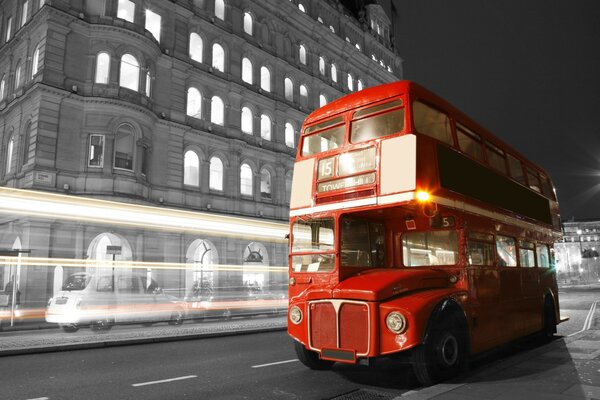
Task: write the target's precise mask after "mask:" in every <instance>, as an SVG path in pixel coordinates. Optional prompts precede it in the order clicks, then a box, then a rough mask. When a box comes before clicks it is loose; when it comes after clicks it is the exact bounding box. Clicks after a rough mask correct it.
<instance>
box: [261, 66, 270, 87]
mask: <svg viewBox="0 0 600 400" xmlns="http://www.w3.org/2000/svg"><path fill="white" fill-rule="evenodd" d="M260 88H261V89H262V90H264V91H265V92H270V91H271V71H269V68H267V67H261V68H260Z"/></svg>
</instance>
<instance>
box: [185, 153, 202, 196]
mask: <svg viewBox="0 0 600 400" xmlns="http://www.w3.org/2000/svg"><path fill="white" fill-rule="evenodd" d="M183 184H184V185H188V186H195V187H198V186H200V158H198V154H196V152H194V151H191V150H188V151H186V152H185V155H184V156H183Z"/></svg>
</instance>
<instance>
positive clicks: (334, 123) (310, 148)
mask: <svg viewBox="0 0 600 400" xmlns="http://www.w3.org/2000/svg"><path fill="white" fill-rule="evenodd" d="M343 121H344V120H343V118H342V117H337V118H333V119H330V120H329V121H325V122H321V123H320V124H317V125H312V126H309V127H308V128H306V129H305V130H304V134H305V135H307V134H309V133H312V132H316V131H320V132H317V133H315V134H313V135H310V136H305V137H304V139H303V141H302V155H303V156H309V155H312V154H317V153H322V152H324V151H328V150H332V149H336V148H338V147H340V146H341V145H342V144H343V143H344V131H345V126H344V125H343Z"/></svg>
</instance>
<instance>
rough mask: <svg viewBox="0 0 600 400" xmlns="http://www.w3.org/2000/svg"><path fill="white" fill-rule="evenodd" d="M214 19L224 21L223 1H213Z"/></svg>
mask: <svg viewBox="0 0 600 400" xmlns="http://www.w3.org/2000/svg"><path fill="white" fill-rule="evenodd" d="M215 17H217V18H219V19H220V20H222V21H224V20H225V1H224V0H215Z"/></svg>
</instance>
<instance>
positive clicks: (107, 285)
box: [96, 276, 113, 292]
mask: <svg viewBox="0 0 600 400" xmlns="http://www.w3.org/2000/svg"><path fill="white" fill-rule="evenodd" d="M112 281H113V280H112V276H101V277H100V278H99V279H98V284H97V285H96V291H98V292H112V291H113V283H112Z"/></svg>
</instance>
